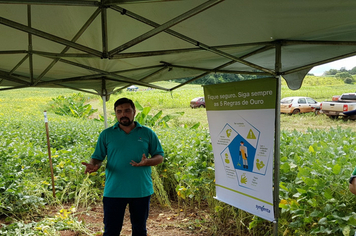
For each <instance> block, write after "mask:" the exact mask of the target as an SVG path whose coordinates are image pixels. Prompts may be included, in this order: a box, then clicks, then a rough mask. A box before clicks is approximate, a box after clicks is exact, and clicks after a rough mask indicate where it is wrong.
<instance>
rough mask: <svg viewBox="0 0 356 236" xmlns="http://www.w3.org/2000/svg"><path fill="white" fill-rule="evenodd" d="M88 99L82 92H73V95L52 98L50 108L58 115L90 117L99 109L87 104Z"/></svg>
mask: <svg viewBox="0 0 356 236" xmlns="http://www.w3.org/2000/svg"><path fill="white" fill-rule="evenodd" d="M85 103H86V99H85V97H84V95H83V94H82V93H77V94H72V95H71V96H68V97H66V96H62V95H61V96H58V97H57V98H52V101H51V102H50V103H49V106H50V110H51V111H53V112H54V113H55V114H57V115H61V116H72V117H75V118H88V117H90V116H91V115H92V114H94V113H95V112H97V109H93V108H92V106H91V105H90V104H85Z"/></svg>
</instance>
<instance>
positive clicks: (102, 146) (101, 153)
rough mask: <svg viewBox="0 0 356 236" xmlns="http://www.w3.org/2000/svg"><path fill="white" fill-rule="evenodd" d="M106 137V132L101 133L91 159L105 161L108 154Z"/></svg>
mask: <svg viewBox="0 0 356 236" xmlns="http://www.w3.org/2000/svg"><path fill="white" fill-rule="evenodd" d="M105 137H106V135H105V133H104V132H101V134H100V135H99V138H98V142H97V143H96V147H95V151H94V153H93V155H92V156H91V158H93V159H97V160H100V161H103V160H104V159H105V157H106V154H107V148H106V138H105Z"/></svg>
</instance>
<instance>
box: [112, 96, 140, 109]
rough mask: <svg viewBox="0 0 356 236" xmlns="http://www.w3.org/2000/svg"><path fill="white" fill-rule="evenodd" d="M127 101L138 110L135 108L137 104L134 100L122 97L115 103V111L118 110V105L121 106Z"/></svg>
mask: <svg viewBox="0 0 356 236" xmlns="http://www.w3.org/2000/svg"><path fill="white" fill-rule="evenodd" d="M125 103H129V104H130V105H131V107H132V109H134V110H136V108H135V104H134V103H133V101H132V100H131V99H128V98H120V99H118V100H117V101H116V102H115V104H114V111H115V112H116V107H117V106H120V105H122V104H125Z"/></svg>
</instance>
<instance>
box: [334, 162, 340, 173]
mask: <svg viewBox="0 0 356 236" xmlns="http://www.w3.org/2000/svg"><path fill="white" fill-rule="evenodd" d="M340 172H341V166H340V165H339V164H336V165H334V167H333V173H334V174H335V175H338V174H340Z"/></svg>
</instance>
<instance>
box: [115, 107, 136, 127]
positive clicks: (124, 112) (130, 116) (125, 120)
mask: <svg viewBox="0 0 356 236" xmlns="http://www.w3.org/2000/svg"><path fill="white" fill-rule="evenodd" d="M115 114H116V119H117V120H118V121H119V122H120V124H121V125H123V126H129V125H131V124H132V123H133V121H134V118H135V114H136V111H135V110H134V109H133V108H132V107H131V105H130V104H129V103H124V104H121V105H119V106H117V107H116V108H115Z"/></svg>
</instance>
